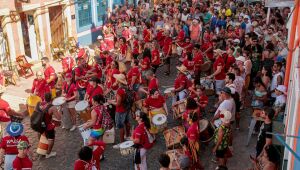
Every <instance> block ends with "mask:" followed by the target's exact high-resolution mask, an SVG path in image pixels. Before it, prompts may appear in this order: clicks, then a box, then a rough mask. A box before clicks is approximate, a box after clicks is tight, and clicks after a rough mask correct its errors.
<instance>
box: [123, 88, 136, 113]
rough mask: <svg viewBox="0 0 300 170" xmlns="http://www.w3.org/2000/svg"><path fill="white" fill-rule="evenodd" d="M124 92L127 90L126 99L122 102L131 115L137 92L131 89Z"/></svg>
mask: <svg viewBox="0 0 300 170" xmlns="http://www.w3.org/2000/svg"><path fill="white" fill-rule="evenodd" d="M124 90H125V96H124V99H122V100H123V104H124V106H125V109H126V111H127V112H128V113H129V112H131V108H132V106H133V103H134V101H135V92H134V91H133V90H130V89H129V88H124Z"/></svg>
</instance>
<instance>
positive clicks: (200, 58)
mask: <svg viewBox="0 0 300 170" xmlns="http://www.w3.org/2000/svg"><path fill="white" fill-rule="evenodd" d="M193 61H194V64H195V69H198V70H199V69H200V68H201V65H202V64H204V60H203V56H202V54H201V52H198V53H196V55H195V57H194V58H193Z"/></svg>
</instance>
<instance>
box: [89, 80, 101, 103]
mask: <svg viewBox="0 0 300 170" xmlns="http://www.w3.org/2000/svg"><path fill="white" fill-rule="evenodd" d="M86 93H87V94H88V95H89V103H90V104H92V99H93V97H94V96H96V95H98V94H101V95H103V89H102V88H101V86H98V85H96V88H94V87H92V86H91V85H90V84H89V85H88V87H87V89H86Z"/></svg>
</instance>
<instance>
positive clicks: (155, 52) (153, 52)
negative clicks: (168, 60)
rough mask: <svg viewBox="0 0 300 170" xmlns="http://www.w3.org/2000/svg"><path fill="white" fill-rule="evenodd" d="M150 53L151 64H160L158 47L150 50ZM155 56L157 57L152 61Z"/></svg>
mask: <svg viewBox="0 0 300 170" xmlns="http://www.w3.org/2000/svg"><path fill="white" fill-rule="evenodd" d="M151 54H152V63H151V64H152V65H155V66H157V65H160V57H159V51H158V49H154V50H152V53H151ZM155 58H156V59H157V60H156V61H154V59H155ZM153 61H154V62H153Z"/></svg>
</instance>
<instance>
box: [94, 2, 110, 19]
mask: <svg viewBox="0 0 300 170" xmlns="http://www.w3.org/2000/svg"><path fill="white" fill-rule="evenodd" d="M96 5H97V20H98V22H103V21H104V19H105V14H106V9H107V6H108V2H107V0H97V4H96Z"/></svg>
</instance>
